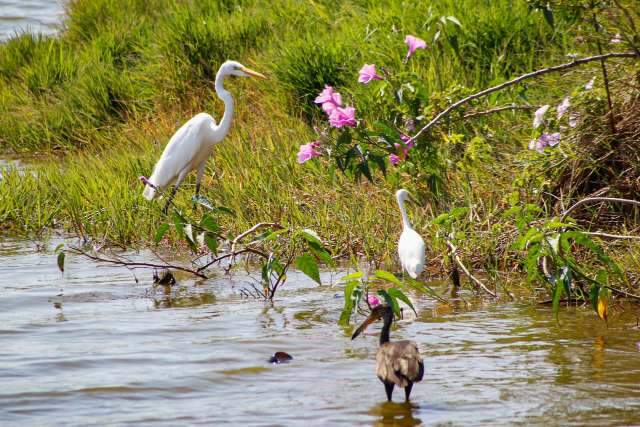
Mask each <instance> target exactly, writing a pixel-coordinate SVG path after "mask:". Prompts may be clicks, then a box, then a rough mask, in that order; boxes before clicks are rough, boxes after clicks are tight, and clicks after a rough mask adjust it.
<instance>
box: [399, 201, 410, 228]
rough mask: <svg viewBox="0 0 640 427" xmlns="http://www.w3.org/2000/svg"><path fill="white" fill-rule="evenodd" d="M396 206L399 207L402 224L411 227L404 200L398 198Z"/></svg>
mask: <svg viewBox="0 0 640 427" xmlns="http://www.w3.org/2000/svg"><path fill="white" fill-rule="evenodd" d="M398 206H399V207H400V213H401V214H402V226H403V227H404V228H410V229H411V228H413V227H411V223H410V222H409V215H407V211H406V209H405V208H404V200H402V199H401V198H398Z"/></svg>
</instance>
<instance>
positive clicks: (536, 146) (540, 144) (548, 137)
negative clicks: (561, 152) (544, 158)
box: [529, 132, 560, 153]
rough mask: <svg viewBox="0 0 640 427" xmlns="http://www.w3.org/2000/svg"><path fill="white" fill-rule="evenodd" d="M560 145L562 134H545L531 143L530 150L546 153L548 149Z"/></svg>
mask: <svg viewBox="0 0 640 427" xmlns="http://www.w3.org/2000/svg"><path fill="white" fill-rule="evenodd" d="M559 143H560V133H559V132H555V133H551V134H549V133H543V134H542V135H540V137H539V138H538V139H532V140H531V141H529V150H536V151H537V152H538V153H542V152H544V149H545V148H547V147H555V146H556V145H558V144H559Z"/></svg>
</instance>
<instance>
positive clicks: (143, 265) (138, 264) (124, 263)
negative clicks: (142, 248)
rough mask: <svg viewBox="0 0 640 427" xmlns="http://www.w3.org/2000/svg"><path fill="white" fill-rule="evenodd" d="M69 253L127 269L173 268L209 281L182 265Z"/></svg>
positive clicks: (86, 253) (75, 252) (70, 249)
mask: <svg viewBox="0 0 640 427" xmlns="http://www.w3.org/2000/svg"><path fill="white" fill-rule="evenodd" d="M69 252H70V253H73V254H76V255H82V256H84V257H87V258H89V259H90V260H93V261H98V262H105V263H108V264H115V265H121V266H125V267H130V268H172V269H174V270H180V271H186V272H187V273H191V274H193V275H194V276H197V277H201V278H203V279H207V276H205V275H204V274H202V273H201V272H200V271H198V270H192V269H190V268H187V267H182V266H180V265H174V264H169V263H167V262H165V263H164V264H155V263H150V262H132V261H123V260H115V259H109V258H102V257H99V256H95V255H91V254H90V253H88V252H85V251H83V250H82V249H80V248H75V247H73V248H69Z"/></svg>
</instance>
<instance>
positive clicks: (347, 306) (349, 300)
mask: <svg viewBox="0 0 640 427" xmlns="http://www.w3.org/2000/svg"><path fill="white" fill-rule="evenodd" d="M359 284H360V282H358V281H357V280H351V281H349V282H347V284H346V285H345V287H344V307H343V308H342V313H340V319H339V320H338V324H339V325H341V326H346V325H348V324H349V319H350V318H351V313H352V312H353V308H354V307H355V301H354V298H353V296H354V290H355V289H356V288H357V287H358V285H359Z"/></svg>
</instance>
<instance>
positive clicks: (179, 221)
mask: <svg viewBox="0 0 640 427" xmlns="http://www.w3.org/2000/svg"><path fill="white" fill-rule="evenodd" d="M173 225H174V226H175V227H176V232H177V233H178V236H179V237H180V238H183V237H184V219H183V218H182V216H181V215H180V214H179V213H177V212H175V211H174V213H173Z"/></svg>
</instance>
